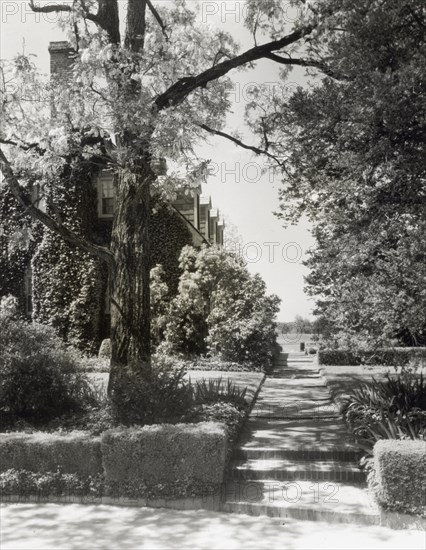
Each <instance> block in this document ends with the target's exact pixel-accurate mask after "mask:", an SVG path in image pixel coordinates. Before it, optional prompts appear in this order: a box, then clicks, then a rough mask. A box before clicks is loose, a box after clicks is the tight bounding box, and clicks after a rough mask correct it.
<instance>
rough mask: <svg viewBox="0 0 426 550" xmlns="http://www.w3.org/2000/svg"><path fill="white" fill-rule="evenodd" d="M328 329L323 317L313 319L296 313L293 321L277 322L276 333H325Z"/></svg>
mask: <svg viewBox="0 0 426 550" xmlns="http://www.w3.org/2000/svg"><path fill="white" fill-rule="evenodd" d="M329 330H330V327H329V324H328V322H327V321H326V319H324V318H321V317H319V318H317V319H314V320H311V319H307V318H304V317H302V316H301V315H296V317H295V318H294V321H288V322H282V321H279V322H277V331H278V334H286V333H296V332H297V333H299V334H326V333H327V332H328V331H329Z"/></svg>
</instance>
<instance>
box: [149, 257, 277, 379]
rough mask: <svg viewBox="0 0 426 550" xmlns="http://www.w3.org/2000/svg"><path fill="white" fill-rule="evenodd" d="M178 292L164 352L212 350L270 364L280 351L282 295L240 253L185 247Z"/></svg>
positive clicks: (225, 357)
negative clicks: (269, 289) (278, 334)
mask: <svg viewBox="0 0 426 550" xmlns="http://www.w3.org/2000/svg"><path fill="white" fill-rule="evenodd" d="M180 266H181V270H182V275H181V277H180V280H179V289H178V294H177V295H176V297H175V298H174V299H173V300H172V301H171V303H170V307H169V308H168V311H167V314H166V315H165V316H164V323H163V334H164V342H163V343H162V344H161V345H160V347H159V349H160V350H161V351H164V352H165V353H168V354H172V353H181V354H183V355H186V356H188V355H189V356H191V355H202V354H207V353H208V354H209V355H211V356H213V357H215V356H217V357H218V358H219V359H221V360H223V361H230V362H239V363H245V364H247V363H251V364H253V365H254V366H256V367H264V368H267V367H268V366H269V365H270V364H271V362H272V359H273V356H274V354H275V353H276V351H277V348H276V334H275V316H276V314H277V312H278V304H279V299H278V298H277V297H276V296H268V295H267V294H266V285H265V283H264V282H263V281H262V279H261V278H260V276H258V275H251V274H250V273H249V272H248V270H247V268H246V266H245V265H244V262H243V261H242V259H241V258H239V257H238V256H236V255H234V254H232V253H230V252H228V251H226V250H223V249H220V248H217V247H212V248H206V247H203V248H201V249H200V250H196V249H194V248H191V247H185V248H184V249H183V250H182V253H181V257H180Z"/></svg>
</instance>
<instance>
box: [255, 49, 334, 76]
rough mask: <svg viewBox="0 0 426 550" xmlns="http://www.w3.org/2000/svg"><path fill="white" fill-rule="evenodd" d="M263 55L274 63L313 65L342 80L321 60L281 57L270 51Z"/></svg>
mask: <svg viewBox="0 0 426 550" xmlns="http://www.w3.org/2000/svg"><path fill="white" fill-rule="evenodd" d="M265 57H266V58H267V59H271V60H272V61H275V62H276V63H280V64H281V65H299V66H301V67H315V68H316V69H318V70H320V71H321V72H323V73H324V74H326V75H328V76H331V77H332V78H334V79H336V80H343V78H342V77H341V76H337V75H336V73H335V72H334V71H333V70H332V69H331V68H330V67H328V66H327V65H326V64H325V63H321V61H315V60H314V59H298V58H294V57H281V56H280V55H276V54H274V53H272V52H271V53H268V54H267V55H265Z"/></svg>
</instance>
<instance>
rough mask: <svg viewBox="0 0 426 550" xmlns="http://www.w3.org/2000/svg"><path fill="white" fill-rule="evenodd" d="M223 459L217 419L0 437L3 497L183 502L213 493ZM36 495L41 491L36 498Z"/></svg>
mask: <svg viewBox="0 0 426 550" xmlns="http://www.w3.org/2000/svg"><path fill="white" fill-rule="evenodd" d="M226 460H227V430H226V429H225V426H224V425H223V424H221V423H219V422H201V423H198V424H175V425H170V424H160V425H152V426H144V427H142V428H138V427H135V428H126V429H120V428H115V429H113V430H109V431H106V432H104V433H103V434H102V435H101V436H100V437H93V436H90V435H89V434H88V433H86V432H77V431H76V432H71V433H68V434H59V433H44V432H36V433H32V434H24V433H8V434H2V438H1V440H0V489H1V492H2V494H3V495H13V494H15V495H16V494H18V495H29V494H43V495H48V494H49V491H50V494H52V495H64V494H66V495H72V494H77V495H86V496H87V495H90V494H92V495H97V496H102V495H105V496H107V495H109V496H112V497H114V498H116V497H117V498H118V497H130V498H154V499H155V498H159V497H161V498H168V499H170V498H171V499H173V498H185V497H194V496H203V497H204V496H206V495H208V494H217V493H218V491H219V488H220V485H221V483H222V480H223V474H224V470H225V464H226ZM40 491H41V493H40Z"/></svg>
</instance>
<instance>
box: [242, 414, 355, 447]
mask: <svg viewBox="0 0 426 550" xmlns="http://www.w3.org/2000/svg"><path fill="white" fill-rule="evenodd" d="M289 445H290V446H293V447H311V446H321V445H338V446H339V447H340V446H344V447H347V446H348V445H349V446H352V447H353V446H354V439H353V437H351V435H350V434H349V433H348V431H347V428H346V426H345V425H344V423H343V421H342V420H340V419H337V418H333V419H319V418H317V419H315V420H312V419H297V420H280V419H275V418H274V419H268V418H252V417H249V419H248V421H247V422H246V424H245V427H244V430H243V433H242V435H241V441H240V446H242V447H252V448H256V447H274V448H275V449H286V448H287V447H288V446H289Z"/></svg>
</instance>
